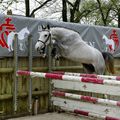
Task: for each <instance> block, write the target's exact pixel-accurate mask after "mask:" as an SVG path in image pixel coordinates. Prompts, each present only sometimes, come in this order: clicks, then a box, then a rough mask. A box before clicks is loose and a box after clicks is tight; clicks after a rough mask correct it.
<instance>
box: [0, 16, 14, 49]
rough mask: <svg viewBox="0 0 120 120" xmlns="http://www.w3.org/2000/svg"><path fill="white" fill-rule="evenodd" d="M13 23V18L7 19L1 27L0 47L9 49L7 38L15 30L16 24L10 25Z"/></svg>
mask: <svg viewBox="0 0 120 120" xmlns="http://www.w3.org/2000/svg"><path fill="white" fill-rule="evenodd" d="M11 21H12V19H11V18H6V19H5V23H3V24H1V25H0V45H1V46H2V47H4V48H9V47H8V45H7V43H6V40H5V37H7V36H8V35H9V33H10V32H11V31H14V30H15V26H14V24H11V23H10V22H11Z"/></svg>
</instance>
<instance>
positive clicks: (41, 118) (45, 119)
mask: <svg viewBox="0 0 120 120" xmlns="http://www.w3.org/2000/svg"><path fill="white" fill-rule="evenodd" d="M8 120H93V119H90V118H87V117H82V116H76V115H72V114H68V113H45V114H39V115H36V116H26V117H20V118H12V119H8Z"/></svg>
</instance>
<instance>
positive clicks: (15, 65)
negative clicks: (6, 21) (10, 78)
mask: <svg viewBox="0 0 120 120" xmlns="http://www.w3.org/2000/svg"><path fill="white" fill-rule="evenodd" d="M17 70H18V35H17V34H15V37H14V89H13V93H14V95H13V104H14V112H15V113H16V111H17V94H18V93H17V92H18V77H17V76H16V72H17Z"/></svg>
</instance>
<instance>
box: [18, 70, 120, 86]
mask: <svg viewBox="0 0 120 120" xmlns="http://www.w3.org/2000/svg"><path fill="white" fill-rule="evenodd" d="M17 74H18V75H28V76H32V77H41V78H50V79H57V80H65V81H73V82H74V81H75V82H85V83H94V84H107V85H115V86H119V85H120V81H117V80H107V79H105V80H104V79H101V78H88V77H78V76H69V75H61V74H52V73H41V72H30V71H22V70H19V71H17Z"/></svg>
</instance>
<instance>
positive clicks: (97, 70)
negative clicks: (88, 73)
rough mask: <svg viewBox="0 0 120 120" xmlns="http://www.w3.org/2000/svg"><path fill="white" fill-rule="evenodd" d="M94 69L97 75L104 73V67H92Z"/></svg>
mask: <svg viewBox="0 0 120 120" xmlns="http://www.w3.org/2000/svg"><path fill="white" fill-rule="evenodd" d="M94 68H95V73H96V74H99V75H103V74H104V73H105V65H104V66H100V65H98V64H97V65H94Z"/></svg>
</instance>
